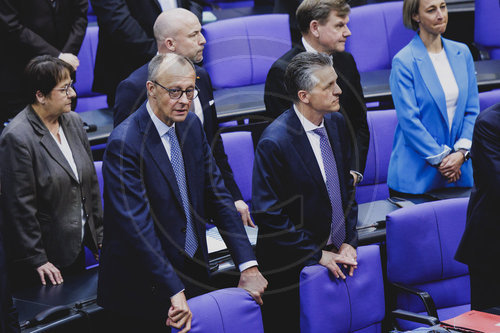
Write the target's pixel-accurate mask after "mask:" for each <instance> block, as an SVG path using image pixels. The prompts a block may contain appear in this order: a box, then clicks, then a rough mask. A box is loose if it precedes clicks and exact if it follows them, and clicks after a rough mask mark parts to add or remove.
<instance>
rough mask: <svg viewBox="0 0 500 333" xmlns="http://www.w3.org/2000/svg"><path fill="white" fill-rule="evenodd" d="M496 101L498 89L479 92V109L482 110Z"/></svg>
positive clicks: (498, 93) (499, 93) (498, 95)
mask: <svg viewBox="0 0 500 333" xmlns="http://www.w3.org/2000/svg"><path fill="white" fill-rule="evenodd" d="M497 103H500V89H495V90H490V91H484V92H481V93H479V110H481V111H483V110H485V109H487V108H489V107H490V106H492V105H495V104H497Z"/></svg>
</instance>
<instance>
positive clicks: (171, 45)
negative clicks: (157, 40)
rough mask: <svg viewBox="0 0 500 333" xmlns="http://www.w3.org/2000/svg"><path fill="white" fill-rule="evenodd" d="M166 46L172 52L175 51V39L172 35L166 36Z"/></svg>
mask: <svg viewBox="0 0 500 333" xmlns="http://www.w3.org/2000/svg"><path fill="white" fill-rule="evenodd" d="M165 46H166V47H167V49H168V50H169V51H170V52H175V46H176V44H175V39H173V38H172V37H167V38H165Z"/></svg>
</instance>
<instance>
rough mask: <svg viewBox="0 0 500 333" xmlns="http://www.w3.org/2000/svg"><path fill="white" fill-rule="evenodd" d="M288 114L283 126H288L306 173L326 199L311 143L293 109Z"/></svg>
mask: <svg viewBox="0 0 500 333" xmlns="http://www.w3.org/2000/svg"><path fill="white" fill-rule="evenodd" d="M288 112H289V115H288V116H289V118H290V119H288V121H286V122H285V124H287V125H288V124H289V125H290V126H289V127H288V133H289V136H290V137H291V139H292V146H293V147H294V148H295V150H296V151H297V153H298V155H299V156H300V157H301V159H302V162H303V163H304V165H305V167H306V168H305V169H306V172H308V173H309V174H310V175H311V178H312V179H313V180H314V182H315V183H316V185H318V187H319V188H321V189H322V190H323V191H324V192H325V193H324V194H325V195H326V196H327V197H328V192H327V189H326V185H325V181H324V179H323V176H322V175H321V170H320V168H319V165H318V162H317V160H316V156H314V152H313V150H312V147H311V143H310V142H309V139H308V138H307V134H306V132H305V131H304V127H303V126H302V124H301V123H300V120H299V118H298V117H297V115H296V114H295V110H294V109H293V108H292V109H289V111H288Z"/></svg>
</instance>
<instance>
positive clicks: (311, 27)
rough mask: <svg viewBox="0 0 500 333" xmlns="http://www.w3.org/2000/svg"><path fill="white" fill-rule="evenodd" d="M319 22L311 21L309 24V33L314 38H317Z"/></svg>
mask: <svg viewBox="0 0 500 333" xmlns="http://www.w3.org/2000/svg"><path fill="white" fill-rule="evenodd" d="M318 28H319V22H318V20H312V21H311V22H310V23H309V32H310V33H311V34H312V35H313V36H314V37H316V38H319V29H318Z"/></svg>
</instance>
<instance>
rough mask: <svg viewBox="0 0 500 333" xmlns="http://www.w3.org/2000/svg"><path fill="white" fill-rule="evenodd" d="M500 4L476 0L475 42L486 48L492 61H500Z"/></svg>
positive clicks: (487, 0)
mask: <svg viewBox="0 0 500 333" xmlns="http://www.w3.org/2000/svg"><path fill="white" fill-rule="evenodd" d="M499 17H500V3H499V2H498V1H497V0H476V2H475V9H474V41H475V42H476V44H478V45H480V46H482V47H484V48H486V49H487V50H488V51H489V53H490V57H491V58H492V59H500V20H499Z"/></svg>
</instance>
